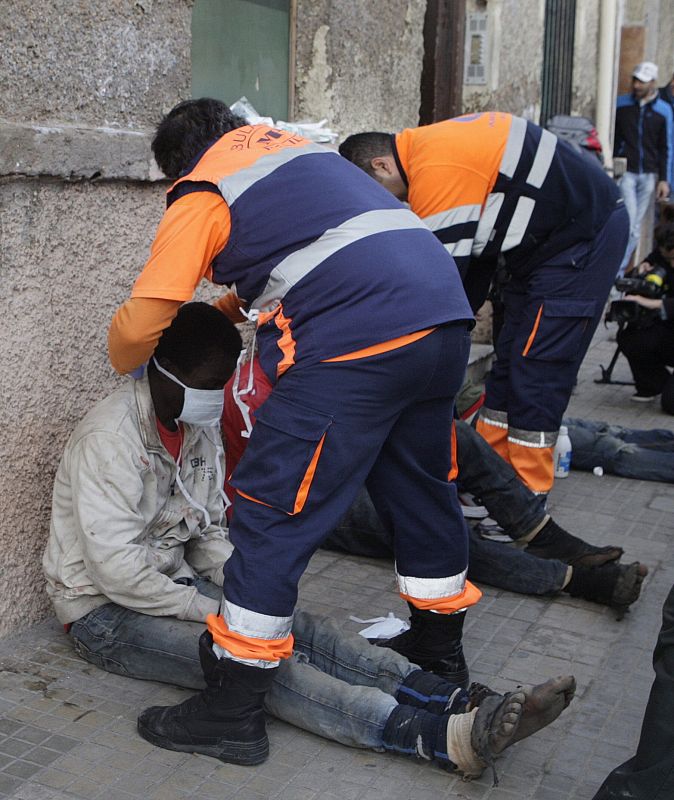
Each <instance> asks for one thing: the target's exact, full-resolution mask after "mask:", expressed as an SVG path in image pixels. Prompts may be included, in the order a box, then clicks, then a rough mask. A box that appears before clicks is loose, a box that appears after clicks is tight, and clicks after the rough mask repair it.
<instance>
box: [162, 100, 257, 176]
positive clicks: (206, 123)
mask: <svg viewBox="0 0 674 800" xmlns="http://www.w3.org/2000/svg"><path fill="white" fill-rule="evenodd" d="M246 124H247V123H246V120H245V119H244V118H243V117H240V116H238V115H237V114H233V113H232V111H231V110H230V108H229V106H228V105H227V104H226V103H223V102H221V101H220V100H212V99H210V98H208V97H201V98H199V99H198V100H185V101H184V102H182V103H178V105H177V106H176V107H175V108H172V109H171V110H170V111H169V113H168V114H167V115H166V116H165V117H164V119H163V120H162V121H161V122H160V123H159V125H158V126H157V132H156V133H155V136H154V139H153V140H152V152H153V153H154V158H155V161H156V162H157V165H158V166H159V169H160V170H161V171H162V172H163V173H164V175H166V177H167V178H170V179H171V180H173V181H174V180H176V179H177V178H179V177H180V175H181V174H182V173H183V172H184V171H185V170H186V169H187V168H188V167H189V166H190V165H191V164H192V162H193V161H194V160H195V159H196V157H197V156H198V155H200V153H203V151H204V150H205V149H206V148H207V147H210V145H212V144H213V142H215V141H217V140H218V139H219V138H220V137H221V136H224V135H225V134H226V133H229V132H230V131H233V130H234V129H235V128H241V127H242V126H243V125H246Z"/></svg>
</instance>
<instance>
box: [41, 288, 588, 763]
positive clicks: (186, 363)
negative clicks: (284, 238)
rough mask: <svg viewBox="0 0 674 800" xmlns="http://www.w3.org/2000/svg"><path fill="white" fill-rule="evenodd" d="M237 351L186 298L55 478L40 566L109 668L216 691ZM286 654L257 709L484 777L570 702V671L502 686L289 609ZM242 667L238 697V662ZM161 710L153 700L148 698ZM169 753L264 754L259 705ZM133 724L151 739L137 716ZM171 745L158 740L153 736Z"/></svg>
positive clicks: (79, 644) (78, 641)
mask: <svg viewBox="0 0 674 800" xmlns="http://www.w3.org/2000/svg"><path fill="white" fill-rule="evenodd" d="M239 350H240V337H239V335H238V333H237V332H236V330H235V328H234V327H233V326H232V325H231V324H230V323H229V322H228V321H227V320H226V318H225V317H224V316H223V315H221V314H220V312H219V311H217V310H216V309H214V308H213V307H211V306H208V305H206V304H201V303H195V304H189V305H185V306H183V307H182V308H181V309H180V311H179V312H178V314H177V316H176V317H175V319H174V320H173V322H172V324H171V326H170V327H169V328H168V329H167V330H165V332H164V334H163V335H162V337H161V339H160V341H159V344H158V346H157V349H156V351H155V354H154V357H153V358H152V359H151V361H150V363H149V365H148V369H147V374H146V375H145V376H144V377H142V378H141V379H139V380H138V381H135V382H134V381H129V382H128V383H126V384H125V385H124V386H122V387H121V388H120V389H118V390H117V391H115V392H114V393H113V394H111V395H110V396H109V397H107V398H106V399H104V400H102V401H101V402H100V403H98V404H97V405H96V406H95V407H94V408H93V409H92V410H91V411H90V412H89V413H88V414H87V415H86V416H85V418H84V419H83V420H82V422H81V423H80V424H79V425H78V426H77V428H76V429H75V431H74V433H73V434H72V436H71V437H70V440H69V441H68V444H67V445H66V448H65V452H64V455H63V458H62V460H61V463H60V465H59V469H58V472H57V475H56V480H55V486H54V496H53V506H52V520H51V530H50V535H49V541H48V543H47V548H46V551H45V554H44V559H43V565H44V570H45V574H46V577H47V590H48V592H49V595H50V597H51V600H52V602H53V605H54V608H55V610H56V613H57V616H58V618H59V620H60V621H61V622H62V623H63V624H64V626H65V628H66V630H67V631H68V634H69V636H70V638H71V639H72V641H73V643H74V646H75V649H76V651H77V652H78V654H79V655H80V656H82V657H83V658H84V659H86V660H87V661H89V662H90V663H92V664H95V665H96V666H98V667H100V668H102V669H105V670H107V671H109V672H114V673H117V674H121V675H125V676H129V677H132V678H138V679H144V680H156V681H161V682H165V683H170V684H174V685H176V686H182V687H185V688H188V689H195V690H201V691H202V694H200V695H199V697H203V698H204V700H205V702H210V701H211V700H212V699H213V695H214V694H215V693H217V691H218V690H219V687H220V678H219V676H218V672H217V661H218V659H217V657H216V655H215V654H214V652H213V648H212V638H211V634H210V633H209V632H207V631H206V630H205V627H204V620H205V617H206V615H207V614H208V613H216V612H217V609H218V607H219V604H220V598H221V596H222V589H221V585H222V580H223V572H222V567H223V564H224V562H225V561H226V560H227V559H228V558H229V556H230V555H231V552H232V545H231V544H230V542H229V539H228V535H227V529H226V527H225V502H224V498H223V463H222V444H221V439H220V434H219V430H218V422H219V420H220V415H221V411H222V405H223V386H224V383H225V381H226V380H227V378H228V377H229V375H230V373H231V372H232V370H233V368H234V363H235V360H236V356H237V354H238V352H239ZM293 636H294V653H293V655H292V657H291V658H289V659H284V660H283V661H282V662H281V664H280V665H279V668H278V669H277V670H275V671H274V681H273V683H272V686H271V689H270V691H269V692H268V693H267V696H266V700H265V708H266V710H267V711H268V712H269V713H271V714H274V715H275V716H277V717H278V718H279V719H282V720H284V721H286V722H289V723H291V724H294V725H297V726H299V727H301V728H304V729H305V730H308V731H311V732H313V733H315V734H318V735H320V736H324V737H326V738H330V739H332V740H334V741H338V742H341V743H343V744H346V745H350V746H353V747H362V748H370V749H374V750H378V751H391V752H397V753H402V754H409V753H413V754H416V755H418V756H419V757H421V758H424V759H427V760H433V761H435V762H437V763H438V764H440V765H442V766H444V767H445V768H447V769H450V770H453V769H457V770H460V771H461V772H462V773H463V774H464V775H466V776H478V775H479V774H481V772H482V770H483V769H484V767H485V766H486V765H488V764H493V760H494V758H495V757H496V756H497V755H498V754H499V753H500V752H502V751H503V750H504V749H505V748H506V747H508V746H510V745H511V744H513V743H515V742H517V741H519V740H520V739H522V738H524V737H525V736H529V735H530V734H532V733H534V732H535V731H537V730H538V729H540V728H542V727H544V726H545V725H547V724H549V723H550V722H552V721H553V720H554V719H555V718H556V717H557V716H558V715H559V714H560V713H561V712H562V710H563V709H564V708H565V707H566V706H567V705H568V704H569V702H570V701H571V699H572V697H573V694H574V690H575V681H574V679H573V677H571V676H566V677H560V678H555V679H553V680H550V681H547V682H545V683H543V684H541V685H539V686H522V687H518V688H517V689H515V690H514V691H513V692H509V693H507V694H506V695H500V694H497V693H495V692H492V691H491V690H489V689H488V688H487V687H484V686H481V685H479V684H474V685H473V686H471V687H470V688H469V689H468V690H466V689H465V688H462V687H460V686H457V685H455V684H450V683H448V682H447V681H446V680H443V679H442V678H440V677H438V676H435V675H432V674H430V673H427V672H424V671H422V670H420V669H419V667H418V666H416V665H414V664H412V663H410V662H409V661H408V660H407V659H406V658H404V657H403V656H401V655H399V654H398V653H395V652H394V651H392V650H388V649H386V650H382V649H379V648H374V647H372V646H371V645H370V644H369V643H368V642H367V641H366V640H365V639H363V638H362V637H360V636H358V635H357V634H345V633H344V632H342V631H341V629H340V625H339V624H338V623H337V622H336V621H335V620H332V619H329V618H327V617H320V616H316V615H313V614H310V613H307V612H304V611H298V612H297V614H296V616H295V619H294V623H293ZM241 667H242V670H241V671H240V672H235V673H234V677H233V678H232V679H231V681H230V684H229V688H230V689H232V691H233V692H234V693H235V692H236V691H237V690H238V688H239V684H240V682H241V681H243V680H245V672H244V670H245V667H244V665H241ZM155 710H156V709H155ZM211 711H212V712H213V713H214V715H215V720H214V726H213V728H212V729H210V730H206V731H204V730H203V729H202V728H201V727H199V728H197V729H195V728H194V727H193V726H192V724H191V719H190V718H189V716H183V717H182V718H181V724H183V726H184V728H185V731H186V739H187V742H186V743H185V744H181V745H180V746H177V747H174V748H173V749H179V750H183V751H187V752H191V751H194V750H198V752H201V753H204V754H207V755H211V756H214V757H216V758H223V755H225V756H226V757H225V758H223V760H227V761H236V762H237V763H242V764H253V763H257V760H259V759H257V756H258V755H259V754H256V753H255V752H251V750H250V748H245V749H243V748H242V750H241V751H240V753H239V755H238V758H237V757H235V754H233V753H231V752H227V753H226V754H223V753H222V750H221V742H222V737H223V736H225V737H226V736H228V735H230V734H231V735H233V736H234V738H235V739H243V740H245V739H246V738H247V734H248V732H250V731H254V730H255V729H256V727H258V726H259V716H260V715H261V714H262V711H258V710H256V709H255V708H250V707H246V708H244V709H242V710H241V715H240V716H239V717H238V718H237V719H236V720H234V721H233V720H231V719H229V720H228V719H227V715H226V714H224V715H222V716H220V713H221V712H220V705H219V703H213V704H212V707H211ZM138 725H139V731H140V732H141V734H142V735H144V736H146V738H147V735H148V731H147V728H146V727H145V714H143V715H141V717H140V719H139V722H138ZM162 744H163V745H164V746H165V743H162Z"/></svg>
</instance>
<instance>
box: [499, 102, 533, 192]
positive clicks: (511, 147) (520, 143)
mask: <svg viewBox="0 0 674 800" xmlns="http://www.w3.org/2000/svg"><path fill="white" fill-rule="evenodd" d="M526 132H527V121H526V120H525V119H522V118H521V117H513V118H512V125H511V126H510V133H509V134H508V141H507V142H506V146H505V152H504V153H503V158H502V159H501V165H500V167H499V172H500V173H501V175H505V176H506V177H507V178H512V176H513V175H514V174H515V170H516V169H517V165H518V164H519V160H520V156H521V155H522V148H523V147H524V137H525V136H526Z"/></svg>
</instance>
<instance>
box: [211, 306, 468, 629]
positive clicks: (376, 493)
mask: <svg viewBox="0 0 674 800" xmlns="http://www.w3.org/2000/svg"><path fill="white" fill-rule="evenodd" d="M401 302H404V298H402V299H401ZM469 350H470V337H469V334H468V331H467V324H466V323H465V322H458V323H451V324H448V325H444V326H441V327H439V328H438V329H436V330H435V331H434V332H433V333H431V334H429V335H427V336H425V337H424V338H422V339H420V340H418V341H416V342H414V343H412V344H409V345H407V346H405V347H402V348H399V349H396V350H392V351H389V352H387V353H383V354H380V355H376V356H371V357H369V358H362V359H358V360H354V361H343V362H331V363H326V362H323V363H319V364H316V365H313V366H308V367H293V368H291V369H290V370H289V371H288V372H287V373H285V374H284V375H283V376H282V377H281V378H280V380H279V381H278V383H277V384H276V385H275V386H274V389H273V391H272V393H271V395H270V396H269V398H268V399H267V401H266V402H265V403H264V404H263V405H262V406H261V407H260V409H259V410H258V411H257V412H256V423H255V426H254V428H253V432H252V434H251V438H250V442H249V445H248V447H247V448H246V452H245V454H244V456H243V458H242V460H241V462H240V463H239V465H238V467H237V468H236V470H235V471H234V475H233V477H232V481H231V483H232V485H233V486H234V487H235V488H236V489H237V491H238V492H239V496H237V497H236V500H235V503H234V513H233V518H232V523H231V526H230V537H231V540H232V542H233V544H234V545H235V550H234V553H233V554H232V556H231V558H230V559H229V560H228V561H227V563H226V564H225V568H224V573H225V581H224V585H225V588H224V594H225V599H226V600H227V601H228V602H230V603H233V604H236V605H237V606H240V607H242V608H244V609H247V610H249V611H253V612H257V613H259V614H264V615H269V616H275V617H287V616H290V615H291V614H292V612H293V609H294V607H295V603H296V600H297V584H298V581H299V579H300V577H301V575H302V573H303V572H304V570H305V568H306V566H307V563H308V561H309V559H310V558H311V556H312V554H313V553H314V551H315V550H316V549H317V548H318V547H319V546H320V544H321V543H322V542H323V540H324V539H325V538H326V537H327V536H328V535H329V534H330V533H331V532H332V531H333V530H334V528H335V527H336V526H337V524H338V523H339V521H340V520H341V518H342V517H343V516H344V514H345V513H346V511H347V510H348V508H349V506H350V505H351V504H352V502H353V501H354V499H355V497H356V495H357V493H358V490H359V489H360V488H361V486H362V485H363V484H364V483H365V484H366V485H367V488H368V491H369V493H370V496H371V498H372V502H373V503H374V505H375V508H376V510H377V513H378V514H379V516H380V518H381V520H382V522H383V524H384V525H385V526H386V528H387V529H389V530H391V531H392V532H393V540H394V553H395V558H396V566H397V572H398V574H399V575H404V576H411V577H418V578H445V577H448V576H457V575H460V574H461V573H462V572H463V571H464V570H465V569H466V566H467V561H468V544H467V533H466V527H465V523H464V521H463V516H462V513H461V508H460V505H459V502H458V498H457V492H456V487H455V486H454V484H453V483H450V482H448V480H447V476H448V473H449V470H450V468H451V466H452V463H451V446H450V445H451V425H452V416H453V407H454V396H455V395H456V393H457V392H458V390H459V388H460V387H461V384H462V382H463V378H464V373H465V368H466V363H467V359H468V354H469ZM321 442H322V445H321ZM319 446H320V457H319V458H318V461H317V463H316V464H315V472H314V474H313V480H312V481H311V485H310V488H309V491H308V494H307V496H306V501H305V503H304V506H303V508H302V510H301V511H300V512H299V513H293V512H294V511H295V510H296V509H297V498H298V493H301V492H302V490H303V488H304V489H306V485H307V478H306V476H307V470H308V468H310V466H311V463H312V460H313V459H314V458H315V455H316V450H317V448H318V447H319ZM250 498H254V499H250Z"/></svg>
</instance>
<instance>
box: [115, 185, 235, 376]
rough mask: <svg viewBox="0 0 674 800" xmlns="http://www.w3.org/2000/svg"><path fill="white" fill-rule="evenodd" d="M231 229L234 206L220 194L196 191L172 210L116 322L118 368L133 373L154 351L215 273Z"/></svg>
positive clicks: (185, 197)
mask: <svg viewBox="0 0 674 800" xmlns="http://www.w3.org/2000/svg"><path fill="white" fill-rule="evenodd" d="M230 228H231V218H230V213H229V209H228V208H227V205H226V203H225V202H224V200H223V199H222V197H220V195H217V194H215V193H214V192H192V193H190V194H187V195H185V196H184V197H181V198H180V199H179V200H176V202H175V203H173V204H172V205H171V206H170V207H169V208H168V209H167V211H166V213H165V214H164V217H163V218H162V221H161V223H160V224H159V228H158V229H157V234H156V236H155V240H154V243H153V244H152V248H151V251H150V258H149V260H148V262H147V264H146V265H145V268H144V269H143V271H142V272H141V274H140V275H139V277H138V279H137V280H136V282H135V284H134V286H133V290H132V292H131V299H130V300H127V301H126V303H124V305H122V306H121V307H120V308H119V309H118V310H117V312H116V313H115V316H114V317H113V319H112V323H111V325H110V331H109V333H108V353H109V356H110V362H111V363H112V366H113V367H114V368H115V369H116V370H117V371H118V372H122V373H126V372H131V371H132V370H134V369H136V367H139V366H140V365H141V364H144V363H145V362H146V361H147V360H148V358H149V357H150V356H151V355H152V353H153V352H154V349H155V347H156V346H157V342H158V341H159V337H160V336H161V333H162V331H163V330H164V329H165V328H168V326H169V325H170V324H171V322H172V321H173V318H174V317H175V315H176V314H177V313H178V309H179V308H180V306H181V305H182V303H183V302H185V301H188V300H191V299H192V297H193V295H194V290H195V289H196V288H197V286H198V285H199V282H200V281H201V279H202V278H204V277H210V275H209V272H210V265H211V262H212V260H213V259H214V258H215V256H216V255H217V254H218V253H220V252H221V251H222V249H223V248H224V247H225V245H226V244H227V241H228V239H229V232H230Z"/></svg>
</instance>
